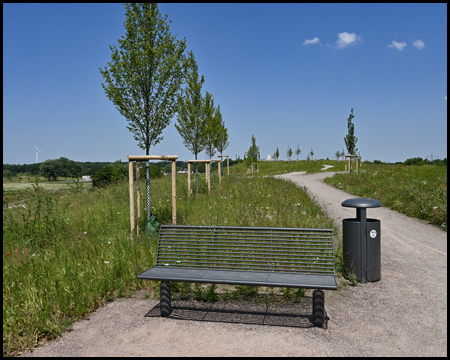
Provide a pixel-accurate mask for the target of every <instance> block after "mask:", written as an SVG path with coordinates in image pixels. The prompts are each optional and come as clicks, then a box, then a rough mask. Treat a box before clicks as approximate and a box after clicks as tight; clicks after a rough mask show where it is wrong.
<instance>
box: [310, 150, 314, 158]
mask: <svg viewBox="0 0 450 360" xmlns="http://www.w3.org/2000/svg"><path fill="white" fill-rule="evenodd" d="M309 155H311V159H312V160H314V151H313V149H312V148H311V151H310V153H309Z"/></svg>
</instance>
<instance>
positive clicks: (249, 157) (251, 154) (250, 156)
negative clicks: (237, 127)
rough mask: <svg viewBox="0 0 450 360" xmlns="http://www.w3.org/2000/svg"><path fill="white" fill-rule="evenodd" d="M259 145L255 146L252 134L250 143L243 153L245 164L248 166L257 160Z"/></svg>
mask: <svg viewBox="0 0 450 360" xmlns="http://www.w3.org/2000/svg"><path fill="white" fill-rule="evenodd" d="M258 159H259V146H256V138H255V136H254V135H252V144H251V145H250V148H249V149H248V151H247V152H246V153H245V155H244V160H245V164H246V165H247V166H248V167H250V166H251V165H252V164H253V163H256V162H258Z"/></svg>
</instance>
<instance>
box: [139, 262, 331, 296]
mask: <svg viewBox="0 0 450 360" xmlns="http://www.w3.org/2000/svg"><path fill="white" fill-rule="evenodd" d="M138 279H147V280H160V281H180V282H202V283H211V284H232V285H254V286H269V287H292V288H305V289H315V288H321V289H327V290H336V289H337V284H336V279H335V277H334V275H320V274H317V275H316V274H300V273H282V272H267V271H239V270H211V269H190V268H177V267H175V268H173V267H159V266H157V267H154V268H152V269H149V270H147V271H144V272H143V273H142V274H140V275H139V276H138Z"/></svg>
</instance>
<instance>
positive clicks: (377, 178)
mask: <svg viewBox="0 0 450 360" xmlns="http://www.w3.org/2000/svg"><path fill="white" fill-rule="evenodd" d="M325 182H326V183H328V184H330V185H332V186H334V187H336V188H338V189H342V190H344V191H346V192H348V193H351V194H354V195H357V196H360V197H367V198H373V199H376V200H378V201H380V202H381V204H382V206H385V207H388V208H391V209H393V210H396V211H398V212H401V213H403V214H406V215H408V216H411V217H415V218H418V219H423V220H427V221H429V222H430V223H431V224H436V225H439V226H440V227H441V228H442V229H443V230H445V231H447V167H442V166H436V165H424V166H407V165H387V166H386V165H384V166H383V165H365V167H364V169H362V170H361V171H360V172H359V174H355V173H351V174H350V173H345V174H335V175H334V176H333V177H331V178H327V179H325Z"/></svg>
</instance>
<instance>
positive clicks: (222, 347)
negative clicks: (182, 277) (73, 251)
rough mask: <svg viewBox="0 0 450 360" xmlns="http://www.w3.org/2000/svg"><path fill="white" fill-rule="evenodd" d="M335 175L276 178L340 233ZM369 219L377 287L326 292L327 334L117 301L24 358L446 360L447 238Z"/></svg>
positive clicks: (400, 219) (400, 222)
mask: <svg viewBox="0 0 450 360" xmlns="http://www.w3.org/2000/svg"><path fill="white" fill-rule="evenodd" d="M332 175H333V173H331V172H328V173H318V174H311V175H306V174H304V173H290V174H284V175H278V176H277V177H280V178H282V179H286V180H288V181H293V182H295V183H296V184H297V185H298V186H301V187H306V188H307V190H308V191H309V192H310V193H311V195H312V196H314V197H315V200H316V201H317V202H318V203H319V204H320V205H321V206H322V208H323V209H324V210H325V211H326V212H327V213H328V215H329V216H330V217H331V218H333V219H334V220H335V221H336V223H337V225H338V226H341V223H342V219H343V218H354V217H355V212H356V211H355V209H351V208H344V207H342V206H341V203H342V201H344V200H346V199H349V198H353V197H355V196H353V195H349V194H347V193H345V192H343V191H341V190H339V189H335V188H333V187H331V186H329V185H327V184H325V183H323V179H324V178H325V177H328V176H332ZM367 216H368V217H369V218H376V219H380V220H381V280H380V281H379V282H375V283H368V284H364V285H358V286H356V287H352V286H345V287H343V288H342V290H341V291H335V292H327V294H326V303H325V309H326V311H327V315H328V317H329V321H328V328H327V329H326V330H324V329H319V328H298V327H288V326H286V327H283V326H281V327H277V326H264V325H252V324H242V323H237V324H236V323H235V324H232V323H222V322H201V321H189V320H186V321H181V320H177V319H173V318H165V319H163V318H159V317H145V316H144V315H145V314H146V313H147V312H148V311H149V310H150V309H151V308H152V307H154V306H155V305H156V304H158V301H155V300H148V299H137V298H134V299H133V298H131V299H118V300H116V301H114V302H112V303H110V304H108V305H106V306H104V307H103V308H100V309H99V310H98V311H96V312H95V313H93V314H92V315H91V316H90V318H89V320H83V321H80V322H77V323H75V324H74V325H73V326H72V331H71V332H68V333H66V334H64V335H63V336H62V337H61V338H59V339H57V340H55V341H52V342H49V343H47V344H46V345H44V346H42V347H40V348H37V349H34V351H33V352H27V353H25V354H23V355H22V356H447V233H446V232H444V231H442V230H440V229H439V228H437V227H435V226H432V225H429V224H427V223H425V222H423V221H421V220H417V219H413V218H410V217H407V216H405V215H402V214H400V213H397V212H395V211H392V210H389V209H387V208H383V207H381V208H373V209H367ZM340 236H341V237H342V233H340Z"/></svg>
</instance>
